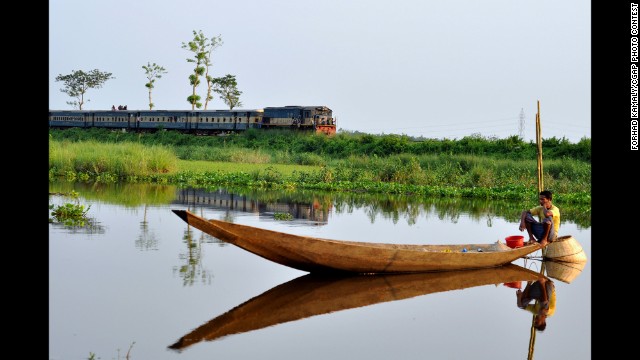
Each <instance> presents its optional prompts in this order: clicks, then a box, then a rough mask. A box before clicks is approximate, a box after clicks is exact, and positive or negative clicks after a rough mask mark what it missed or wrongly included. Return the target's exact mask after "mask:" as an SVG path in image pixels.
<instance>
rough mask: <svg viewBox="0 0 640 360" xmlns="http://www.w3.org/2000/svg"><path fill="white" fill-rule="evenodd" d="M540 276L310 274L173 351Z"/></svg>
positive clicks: (510, 272)
mask: <svg viewBox="0 0 640 360" xmlns="http://www.w3.org/2000/svg"><path fill="white" fill-rule="evenodd" d="M538 277H539V274H538V273H536V272H533V271H531V270H528V269H526V268H523V267H520V266H517V265H513V264H509V265H505V266H501V267H497V268H488V269H479V270H461V271H445V272H436V273H418V274H395V275H366V276H365V275H355V276H337V277H331V276H322V275H314V274H307V275H304V276H301V277H299V278H297V279H294V280H291V281H289V282H287V283H284V284H281V285H278V286H276V287H274V288H272V289H270V290H268V291H266V292H264V293H263V294H261V295H259V296H256V297H254V298H253V299H250V300H249V301H247V302H245V303H243V304H240V305H238V306H237V307H235V308H233V309H231V310H229V311H228V312H226V313H224V314H222V315H220V316H217V317H215V318H214V319H212V320H210V321H208V322H207V323H205V324H203V325H202V326H200V327H198V328H196V329H195V330H193V331H191V332H190V333H188V334H186V335H184V336H183V337H181V338H180V339H179V340H178V341H177V342H176V343H174V344H173V345H170V346H169V348H171V349H175V350H182V349H185V348H186V347H188V346H190V345H193V344H195V343H198V342H200V341H211V340H216V339H219V338H221V337H224V336H227V335H232V334H240V333H244V332H248V331H253V330H257V329H262V328H265V327H268V326H274V325H278V324H282V323H286V322H290V321H296V320H300V319H304V318H308V317H311V316H316V315H322V314H327V313H331V312H335V311H341V310H347V309H353V308H358V307H363V306H368V305H373V304H378V303H383V302H389V301H396V300H402V299H408V298H412V297H415V296H421V295H426V294H433V293H438V292H443V291H451V290H460V289H465V288H470V287H475V286H482V285H489V284H500V283H508V282H515V281H535V280H537V279H538Z"/></svg>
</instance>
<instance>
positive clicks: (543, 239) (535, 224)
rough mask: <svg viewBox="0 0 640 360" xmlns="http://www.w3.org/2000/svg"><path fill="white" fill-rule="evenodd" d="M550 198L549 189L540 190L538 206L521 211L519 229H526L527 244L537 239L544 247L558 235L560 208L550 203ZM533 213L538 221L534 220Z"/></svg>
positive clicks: (551, 197) (551, 196) (551, 195)
mask: <svg viewBox="0 0 640 360" xmlns="http://www.w3.org/2000/svg"><path fill="white" fill-rule="evenodd" d="M552 199H553V194H552V193H551V191H549V190H544V191H541V192H540V195H539V196H538V200H539V201H540V206H536V207H534V208H532V209H529V210H524V211H523V212H522V215H521V216H520V228H519V229H520V231H524V229H527V233H529V244H533V243H535V242H536V241H537V242H538V243H540V245H541V246H542V247H545V246H547V243H550V242H553V241H554V240H555V239H556V238H557V237H558V230H559V229H560V209H558V207H557V206H555V205H553V204H552V203H551V200H552ZM533 215H538V218H539V219H540V221H538V220H536V219H535V218H534V217H533Z"/></svg>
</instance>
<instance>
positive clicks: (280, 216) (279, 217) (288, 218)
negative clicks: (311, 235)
mask: <svg viewBox="0 0 640 360" xmlns="http://www.w3.org/2000/svg"><path fill="white" fill-rule="evenodd" d="M273 218H274V219H276V220H285V221H291V220H293V215H291V214H289V213H280V212H277V213H274V214H273Z"/></svg>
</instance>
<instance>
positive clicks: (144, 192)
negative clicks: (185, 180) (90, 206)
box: [49, 181, 176, 207]
mask: <svg viewBox="0 0 640 360" xmlns="http://www.w3.org/2000/svg"><path fill="white" fill-rule="evenodd" d="M71 190H75V191H76V192H78V193H79V194H80V196H82V197H84V198H85V199H88V200H100V201H103V202H107V203H111V204H118V205H122V206H127V207H138V206H142V205H166V204H169V203H171V201H172V200H173V199H175V197H176V187H175V186H172V185H157V184H130V183H100V182H96V183H86V182H68V181H54V182H51V181H50V182H49V192H60V193H68V192H70V191H71Z"/></svg>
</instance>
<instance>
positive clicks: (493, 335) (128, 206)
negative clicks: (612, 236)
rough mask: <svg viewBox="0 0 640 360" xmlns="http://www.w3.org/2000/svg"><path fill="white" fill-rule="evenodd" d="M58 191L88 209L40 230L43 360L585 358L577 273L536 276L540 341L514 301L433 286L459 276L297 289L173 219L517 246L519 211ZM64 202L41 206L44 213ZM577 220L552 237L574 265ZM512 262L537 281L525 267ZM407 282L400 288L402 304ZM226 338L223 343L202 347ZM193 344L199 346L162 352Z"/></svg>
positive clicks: (303, 197)
mask: <svg viewBox="0 0 640 360" xmlns="http://www.w3.org/2000/svg"><path fill="white" fill-rule="evenodd" d="M70 189H75V190H76V191H78V192H79V193H80V195H81V197H80V199H79V202H80V203H81V204H86V205H90V206H91V208H90V210H89V216H91V217H92V218H94V219H95V223H94V224H93V225H92V226H90V227H85V228H69V227H64V226H61V225H59V224H51V225H49V249H50V250H49V251H50V253H49V358H50V359H60V360H61V359H69V360H80V359H87V358H89V355H90V353H94V354H95V355H96V358H101V359H118V358H120V359H124V358H125V355H126V353H127V351H129V349H130V358H131V359H139V360H140V359H180V360H187V359H296V360H297V359H301V358H304V359H306V360H310V359H329V358H331V359H385V360H386V359H390V358H393V359H425V358H430V359H472V358H473V359H527V357H528V355H529V354H530V350H529V346H530V344H531V345H532V346H533V354H534V356H535V359H538V360H542V359H589V358H591V345H590V344H591V266H590V261H588V262H587V263H586V264H584V268H583V269H582V270H581V271H580V270H575V269H573V270H572V269H559V270H558V269H556V270H555V272H554V273H553V274H550V273H548V274H547V275H549V276H550V277H551V279H552V280H553V281H554V283H555V286H556V296H557V306H556V311H555V314H553V316H551V317H549V318H548V319H547V328H546V330H545V331H543V332H535V333H532V331H531V329H532V326H531V325H532V314H531V313H529V312H527V311H525V310H521V309H519V308H518V307H517V306H516V289H515V288H512V287H508V286H505V285H503V283H502V281H499V282H497V283H489V284H487V285H479V286H475V287H468V288H464V289H459V290H449V291H438V290H436V287H435V286H431V284H432V283H433V284H435V283H438V284H440V285H442V284H449V283H451V284H454V283H456V282H457V281H460V280H461V279H463V280H464V276H452V277H451V279H446V280H442V279H441V278H440V279H438V278H437V277H433V276H431V277H429V276H424V277H423V278H410V277H407V276H404V277H400V278H396V279H393V280H389V279H386V280H385V279H382V280H381V281H386V283H387V284H398V285H397V286H395V285H390V286H389V287H387V288H385V287H384V286H382V287H378V286H377V285H376V284H378V285H379V284H380V283H375V282H372V285H370V286H366V285H362V284H359V283H358V279H356V280H345V282H344V283H339V282H337V281H335V280H322V279H320V280H311V283H313V285H309V282H310V280H309V279H308V278H309V276H306V277H303V276H304V275H306V274H307V273H305V272H302V271H298V270H295V269H291V268H288V267H285V266H282V265H279V264H276V263H272V262H270V261H268V260H265V259H263V258H261V257H258V256H256V255H253V254H251V253H248V252H246V251H244V250H241V249H239V248H237V247H235V246H232V245H228V244H225V243H221V242H220V241H218V240H217V239H215V238H213V237H211V236H209V235H206V234H203V233H202V232H200V231H199V230H197V229H193V228H189V227H188V226H187V225H186V223H184V222H183V221H182V220H181V219H180V218H178V217H177V216H176V215H174V214H173V213H172V212H171V209H186V208H188V209H190V210H192V211H194V212H196V213H198V214H202V215H204V216H205V217H207V218H216V219H224V220H230V221H234V222H236V223H240V224H247V225H253V226H258V227H262V228H267V229H273V230H279V231H284V232H289V233H294V234H301V235H310V236H317V237H323V238H331V239H341V240H353V241H366V242H388V243H413V244H447V243H451V244H455V243H460V244H461V243H469V242H495V241H496V240H498V239H504V237H506V236H508V235H516V234H520V233H519V231H518V230H517V227H518V220H517V214H516V213H518V212H517V211H515V212H514V210H513V209H514V208H518V205H517V204H516V205H514V204H509V203H501V204H498V205H496V204H495V203H487V202H471V201H463V200H459V199H458V200H455V201H451V200H448V201H447V200H433V201H418V200H415V199H411V198H402V197H393V198H385V197H373V198H371V197H367V196H364V195H362V196H356V197H353V195H350V197H347V198H345V197H340V196H338V195H327V194H322V195H320V194H313V193H286V194H281V193H259V192H245V193H243V192H234V191H225V190H220V191H214V192H207V191H202V190H181V189H176V188H174V187H169V186H165V187H161V186H123V185H111V186H96V185H92V186H88V185H85V184H68V183H67V184H51V185H50V192H68V191H69V190H70ZM342 196H344V195H342ZM69 201H71V200H70V199H69V198H65V197H61V196H50V203H53V204H61V203H64V202H69ZM561 210H562V209H561ZM285 212H288V213H290V214H292V215H293V216H294V219H293V220H291V221H277V220H274V216H273V215H274V213H285ZM514 214H515V215H514ZM589 221H590V220H589ZM589 221H587V224H585V220H584V219H576V220H575V221H574V222H572V221H570V220H567V221H565V220H564V219H563V223H562V225H561V229H560V233H561V235H566V234H571V235H573V236H574V237H575V238H576V239H578V241H579V242H580V244H581V245H582V246H583V249H584V251H585V253H586V254H587V257H588V258H590V257H591V230H590V224H589V223H588V222H589ZM534 255H540V253H539V252H538V253H534ZM514 264H516V265H519V266H522V267H525V268H528V269H530V270H533V271H535V272H539V271H540V270H541V268H540V267H541V262H540V261H538V260H531V259H530V260H524V259H520V260H517V261H515V262H514ZM554 276H555V278H554ZM300 277H303V278H302V279H298V278H300ZM468 277H471V275H469V276H468ZM468 277H467V278H468ZM294 279H298V280H295V281H293V282H292V283H288V282H290V281H292V280H294ZM562 280H565V281H568V282H565V281H562ZM349 281H350V282H349ZM373 281H376V280H375V279H373ZM285 283H288V284H285ZM282 284H285V285H282ZM342 284H344V285H342ZM407 284H408V285H414V286H413V287H411V290H410V291H409V290H406V289H408V287H407V286H408V285H407ZM520 284H521V286H522V287H523V288H524V285H525V283H524V282H521V283H520ZM280 285H282V286H280ZM305 286H306V288H305ZM403 286H404V287H403ZM416 287H417V288H419V289H418V290H415V289H414V288H416ZM273 288H276V289H273ZM389 288H392V290H391V291H390V290H389ZM271 289H273V291H270V290H271ZM305 289H311V290H309V291H311V292H310V293H309V292H307V293H305V291H307V290H305ZM315 289H318V290H317V291H316V290H315ZM320 289H326V291H324V290H320ZM403 289H404V290H403ZM320 291H324V293H323V292H320ZM403 291H404V292H403ZM296 292H301V293H305V294H308V295H307V296H302V297H301V296H298V295H296V294H297V293H296ZM394 292H395V293H394ZM332 295H333V297H334V298H335V299H337V301H334V300H333V299H331V296H332ZM316 299H318V300H322V301H324V302H323V303H322V304H324V305H325V309H324V313H322V312H320V313H318V314H315V313H314V311H315V310H316V308H315V307H313V304H314V303H315V305H318V304H317V303H318V301H315V300H316ZM394 299H397V300H394ZM362 301H364V302H362ZM361 302H362V303H361ZM256 304H257V305H256ZM358 304H360V305H358ZM365 305H366V306H365ZM269 307H271V308H274V307H275V309H276V310H273V309H269ZM265 309H266V310H265ZM277 309H281V311H278V310H277ZM267 310H268V312H266V311H267ZM261 311H262V312H261ZM227 312H230V313H229V314H226V315H225V313H227ZM287 312H296V315H292V316H291V317H290V318H289V319H288V320H287V319H286V316H285V320H284V321H286V322H282V323H278V321H283V320H282V319H280V320H278V319H277V317H276V316H274V314H280V313H283V314H286V313H287ZM309 315H314V316H309ZM305 316H309V317H305ZM229 319H235V320H234V321H231V322H230V321H229ZM247 319H249V320H247ZM225 327H226V328H229V329H231V328H233V329H231V330H230V331H231V332H236V333H235V334H230V335H226V336H222V337H218V338H215V339H213V340H208V339H210V338H211V337H214V333H215V332H216V331H217V332H222V330H221V329H225ZM192 332H195V333H196V334H199V335H198V336H200V338H198V339H196V340H195V341H194V342H193V343H190V344H186V345H184V346H182V345H180V346H177V345H176V344H178V342H179V340H180V339H181V338H182V337H184V336H185V335H189V334H190V333H192ZM532 334H533V335H532ZM189 336H190V337H192V338H193V337H194V336H193V335H189ZM207 336H208V337H209V338H207ZM172 345H173V347H174V348H176V349H174V348H171V346H172Z"/></svg>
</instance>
